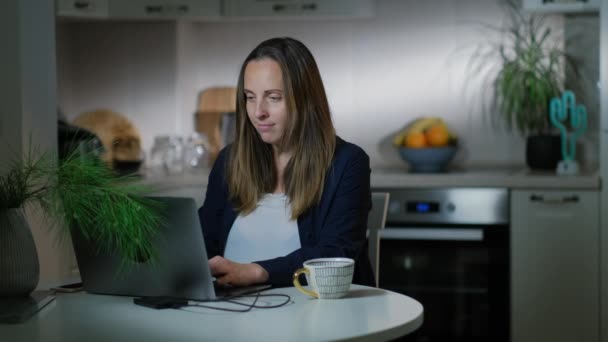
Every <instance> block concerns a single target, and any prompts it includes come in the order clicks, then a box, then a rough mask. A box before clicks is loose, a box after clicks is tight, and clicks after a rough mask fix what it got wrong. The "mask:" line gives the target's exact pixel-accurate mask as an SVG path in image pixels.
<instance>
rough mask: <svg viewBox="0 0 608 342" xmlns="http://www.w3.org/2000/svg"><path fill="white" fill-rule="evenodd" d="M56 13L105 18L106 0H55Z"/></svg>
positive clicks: (61, 15)
mask: <svg viewBox="0 0 608 342" xmlns="http://www.w3.org/2000/svg"><path fill="white" fill-rule="evenodd" d="M56 4H57V6H56V14H57V16H59V17H75V18H100V19H101V18H106V17H107V16H108V0H57V3H56Z"/></svg>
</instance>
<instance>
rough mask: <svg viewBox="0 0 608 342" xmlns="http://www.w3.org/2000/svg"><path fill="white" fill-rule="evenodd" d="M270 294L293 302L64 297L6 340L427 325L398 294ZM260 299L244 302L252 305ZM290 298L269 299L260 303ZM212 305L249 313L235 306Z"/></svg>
mask: <svg viewBox="0 0 608 342" xmlns="http://www.w3.org/2000/svg"><path fill="white" fill-rule="evenodd" d="M265 293H281V294H287V295H289V296H291V300H292V301H291V303H289V304H288V305H285V306H283V307H280V308H276V309H253V310H251V311H250V312H245V313H243V312H240V313H239V312H226V311H219V310H212V309H207V308H202V307H188V308H183V309H181V310H175V309H165V310H154V309H150V308H146V307H143V306H138V305H135V304H133V299H132V298H131V297H126V296H104V295H91V294H86V293H83V292H80V293H73V294H72V293H70V294H68V293H66V294H58V295H57V298H56V299H55V301H53V302H52V303H50V304H49V305H47V306H46V307H44V308H43V309H42V311H40V312H38V313H37V314H36V315H35V316H33V317H32V318H30V319H29V320H28V321H26V322H25V323H22V324H0V340H2V341H11V342H37V341H41V342H47V341H49V342H50V341H61V342H81V341H87V342H98V341H99V342H102V341H104V342H105V341H112V342H123V341H124V342H127V341H129V342H130V341H148V342H161V341H249V342H257V341H260V342H262V341H264V342H265V341H290V342H300V341H302V342H305V341H336V340H341V341H342V340H349V341H362V342H365V341H387V340H391V339H394V338H397V337H398V336H402V335H405V334H409V333H410V332H412V331H414V330H416V329H417V328H418V327H420V325H421V324H422V319H423V308H422V305H420V303H419V302H417V301H416V300H414V299H412V298H410V297H408V296H405V295H402V294H398V293H395V292H391V291H387V290H383V289H378V288H373V287H367V286H360V285H352V286H351V288H350V292H349V293H348V294H347V295H346V297H344V298H341V299H323V300H320V299H313V298H311V297H309V296H307V295H304V294H302V293H300V292H299V291H298V290H296V289H295V288H293V287H286V288H277V289H272V290H270V291H268V292H265ZM252 301H253V298H251V297H250V298H247V299H239V302H243V303H251V302H252ZM283 301H284V298H280V297H279V298H274V297H261V298H260V299H259V300H258V302H257V304H258V305H272V304H279V303H281V302H283ZM208 304H209V305H210V306H219V307H226V308H231V309H243V308H244V307H243V306H240V305H234V304H230V303H225V302H224V303H222V302H217V303H208Z"/></svg>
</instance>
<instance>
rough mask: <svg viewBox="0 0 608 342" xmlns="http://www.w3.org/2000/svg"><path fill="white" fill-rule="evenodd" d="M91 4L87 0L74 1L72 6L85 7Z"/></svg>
mask: <svg viewBox="0 0 608 342" xmlns="http://www.w3.org/2000/svg"><path fill="white" fill-rule="evenodd" d="M90 5H91V4H90V3H89V2H88V1H74V7H75V8H76V9H87V8H89V6H90Z"/></svg>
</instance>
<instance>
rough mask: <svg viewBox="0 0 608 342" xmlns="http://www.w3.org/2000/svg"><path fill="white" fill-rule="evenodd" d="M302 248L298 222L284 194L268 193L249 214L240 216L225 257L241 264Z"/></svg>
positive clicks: (227, 244) (230, 235) (233, 227)
mask: <svg viewBox="0 0 608 342" xmlns="http://www.w3.org/2000/svg"><path fill="white" fill-rule="evenodd" d="M300 247H301V244H300V235H299V233H298V221H297V220H291V205H290V204H289V198H288V197H287V196H286V195H285V194H266V195H264V197H262V199H260V201H259V202H258V207H257V208H256V209H255V210H254V211H252V212H251V213H250V214H249V215H247V216H243V215H239V216H238V217H237V218H236V220H235V221H234V223H233V224H232V228H231V229H230V234H229V235H228V241H227V242H226V250H225V251H224V257H225V258H226V259H230V260H232V261H236V262H240V263H249V262H253V261H259V260H268V259H274V258H277V257H282V256H285V255H287V254H289V253H291V252H293V251H295V250H296V249H299V248H300Z"/></svg>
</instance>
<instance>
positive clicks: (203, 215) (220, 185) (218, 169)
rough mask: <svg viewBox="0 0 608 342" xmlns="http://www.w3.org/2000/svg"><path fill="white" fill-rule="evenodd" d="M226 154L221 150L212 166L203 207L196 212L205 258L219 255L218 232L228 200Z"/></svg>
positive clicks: (219, 241)
mask: <svg viewBox="0 0 608 342" xmlns="http://www.w3.org/2000/svg"><path fill="white" fill-rule="evenodd" d="M227 154H228V153H227V149H224V150H222V151H221V152H220V154H219V156H218V157H217V159H216V161H215V163H214V164H213V167H212V169H211V173H210V174H209V179H208V182H207V193H206V195H205V201H204V203H203V206H202V207H200V209H199V210H198V217H199V220H200V223H201V229H202V230H203V236H204V240H205V248H206V249H207V256H208V257H209V258H211V257H213V256H215V255H218V254H220V248H221V239H220V230H221V227H222V218H223V215H224V210H225V207H226V201H227V200H228V194H227V189H226V186H225V182H226V181H225V174H224V173H225V169H226V167H225V163H226V158H227Z"/></svg>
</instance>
